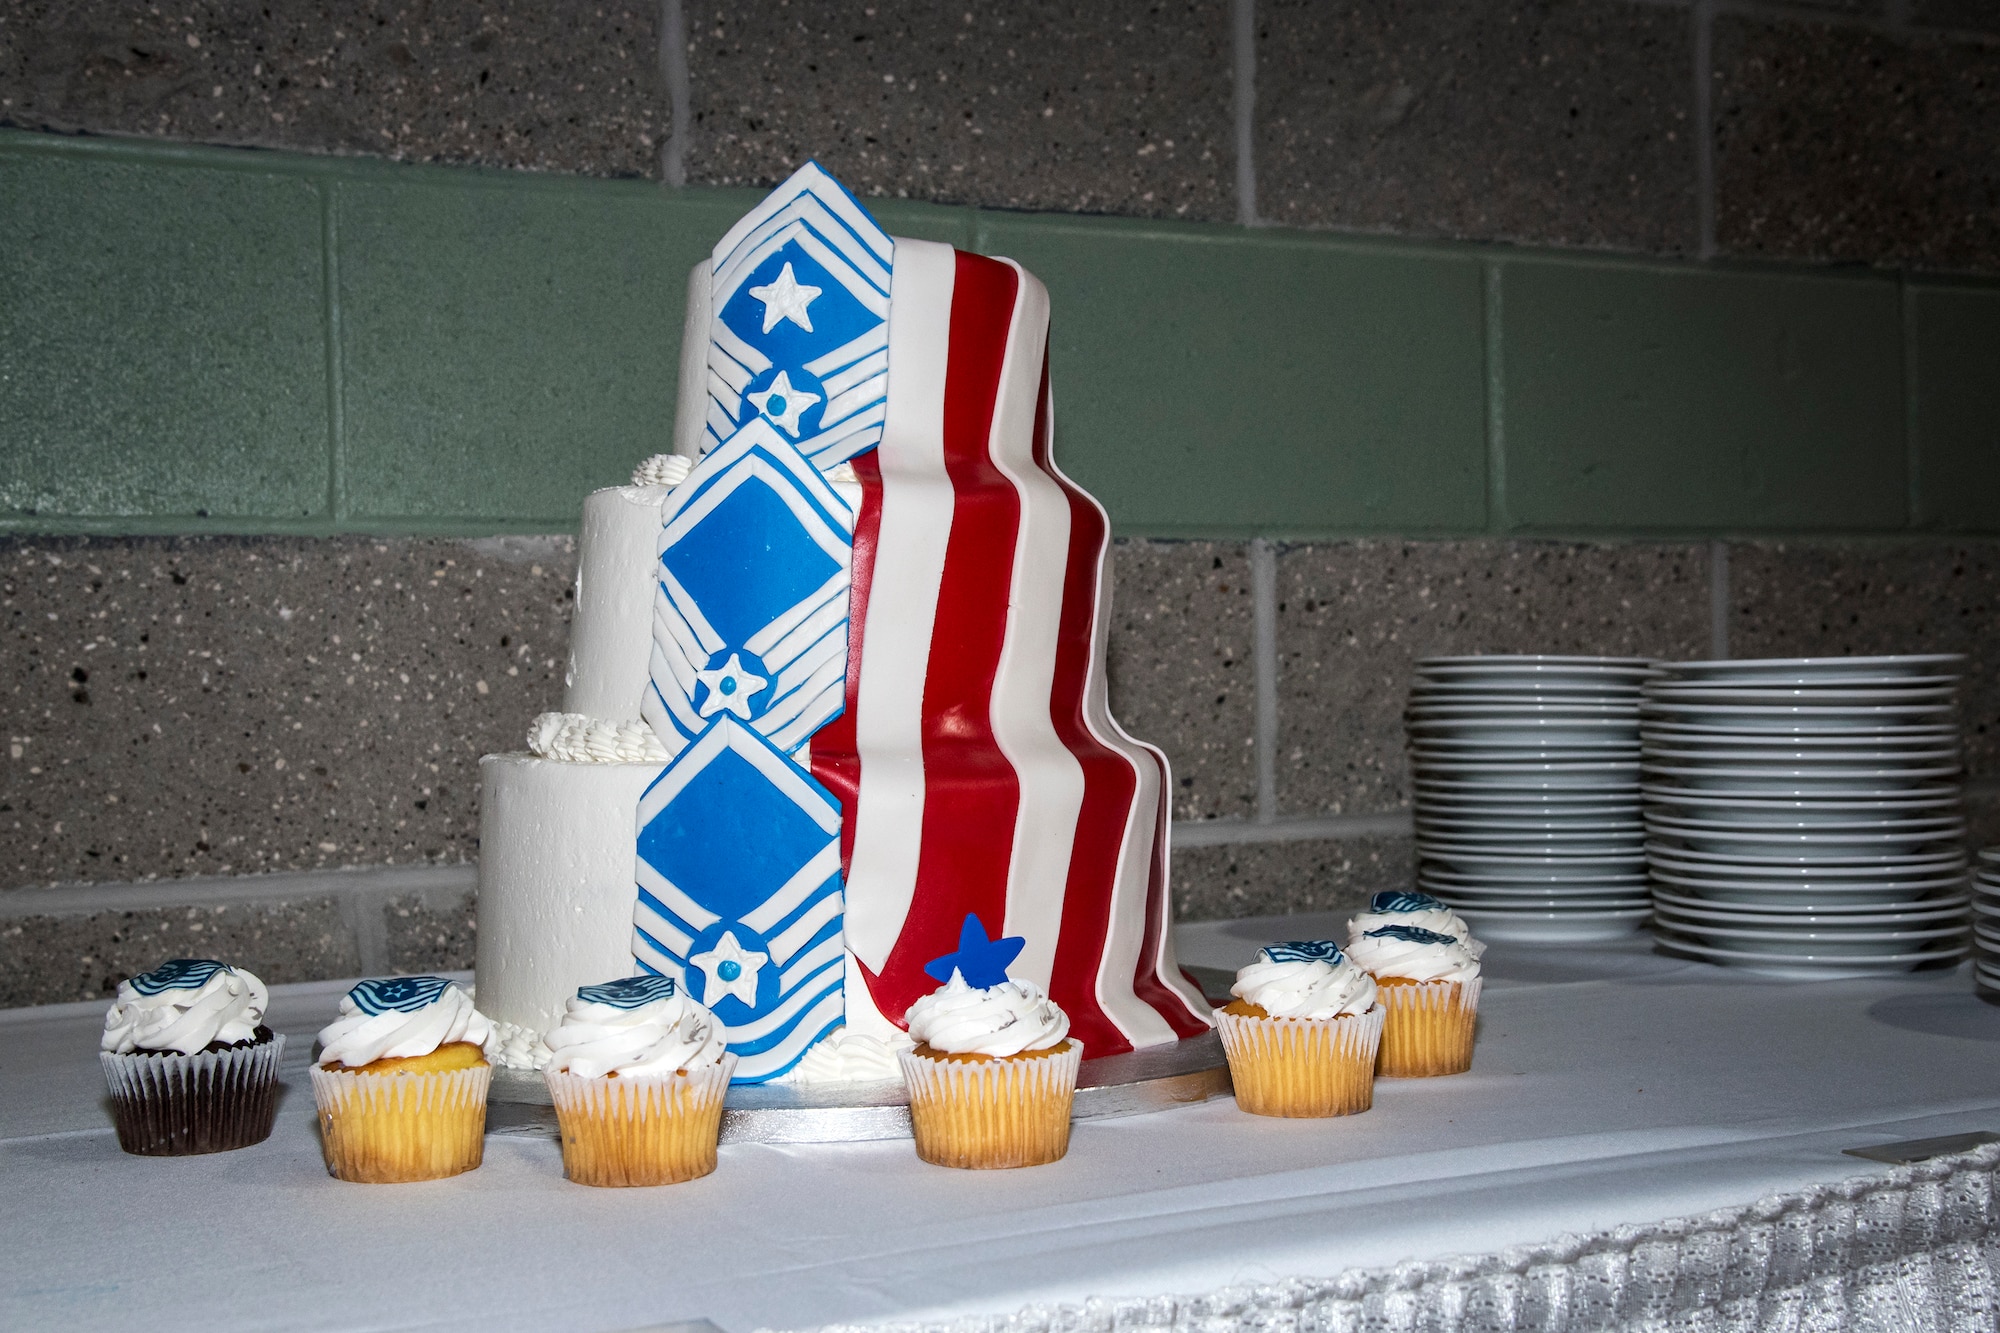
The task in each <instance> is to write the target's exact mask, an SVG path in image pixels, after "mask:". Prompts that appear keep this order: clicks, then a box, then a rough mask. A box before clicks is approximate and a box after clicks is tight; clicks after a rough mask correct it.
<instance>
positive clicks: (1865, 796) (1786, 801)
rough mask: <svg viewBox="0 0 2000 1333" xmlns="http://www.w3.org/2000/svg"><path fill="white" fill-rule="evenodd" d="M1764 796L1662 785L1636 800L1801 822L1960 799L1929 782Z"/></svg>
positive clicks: (1716, 814)
mask: <svg viewBox="0 0 2000 1333" xmlns="http://www.w3.org/2000/svg"><path fill="white" fill-rule="evenodd" d="M1767 791H1768V794H1766V793H1762V792H1758V791H1755V790H1748V789H1745V790H1737V791H1731V792H1717V791H1709V790H1706V789H1703V788H1698V787H1676V786H1670V785H1668V784H1666V783H1658V782H1648V783H1643V784H1641V786H1640V788H1639V794H1640V795H1641V796H1643V797H1645V798H1646V800H1647V801H1648V802H1649V803H1651V804H1654V805H1671V806H1678V807H1681V808H1683V809H1701V810H1704V811H1709V812H1711V813H1709V814H1708V815H1707V816H1706V817H1707V818H1711V819H1734V818H1737V817H1738V816H1739V815H1740V816H1744V817H1749V816H1753V815H1759V814H1760V812H1763V811H1769V810H1790V811H1794V812H1796V813H1798V814H1799V815H1801V816H1811V815H1817V814H1820V813H1825V814H1827V815H1839V816H1843V817H1844V816H1845V815H1846V814H1848V813H1851V812H1853V811H1856V810H1875V811H1882V812H1885V813H1887V812H1892V811H1893V812H1899V813H1900V812H1903V811H1915V810H1956V809H1958V808H1959V806H1960V804H1961V802H1962V801H1963V799H1964V793H1963V791H1962V790H1961V789H1960V788H1959V786H1958V784H1957V783H1955V782H1932V783H1926V784H1923V785H1921V786H1916V787H1894V788H1892V787H1878V788H1876V789H1875V790H1873V791H1866V792H1842V793H1840V794H1838V795H1829V794H1827V793H1826V792H1819V791H1811V792H1809V791H1805V790H1801V789H1800V788H1797V787H1772V788H1769V789H1767Z"/></svg>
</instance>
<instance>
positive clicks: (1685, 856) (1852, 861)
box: [1646, 838, 1965, 879]
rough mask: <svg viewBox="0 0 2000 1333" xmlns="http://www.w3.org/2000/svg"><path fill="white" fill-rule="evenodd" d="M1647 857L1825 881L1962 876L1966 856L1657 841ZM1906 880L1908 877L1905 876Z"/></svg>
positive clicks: (1650, 845)
mask: <svg viewBox="0 0 2000 1333" xmlns="http://www.w3.org/2000/svg"><path fill="white" fill-rule="evenodd" d="M1646 855H1647V856H1648V857H1649V858H1650V859H1652V860H1654V861H1657V862H1659V863H1661V864H1670V863H1673V862H1679V863H1681V864H1683V865H1693V866H1727V867H1729V868H1730V869H1733V870H1738V871H1741V870H1744V869H1748V868H1750V867H1755V868H1756V869H1757V871H1758V873H1759V874H1760V875H1769V876H1771V877H1772V878H1781V877H1785V876H1790V875H1805V874H1813V875H1824V876H1826V877H1827V878H1828V879H1856V878H1859V877H1861V876H1863V875H1878V874H1880V873H1882V871H1883V870H1885V869H1894V870H1901V871H1916V872H1919V873H1922V874H1932V873H1943V872H1946V871H1951V872H1955V873H1958V874H1963V873H1964V871H1965V853H1964V852H1962V851H1959V850H1958V849H1956V848H1953V849H1951V850H1949V851H1936V852H1893V851H1891V852H1859V853H1856V854H1854V855H1851V856H1812V855H1809V854H1805V853H1799V852H1780V851H1768V852H1731V853H1729V854H1728V855H1722V854H1719V853H1716V852H1694V851H1689V850H1688V849H1687V848H1685V847H1670V846H1668V845H1666V844H1665V843H1663V842H1660V841H1659V840H1658V839H1657V838H1656V839H1652V840H1650V841H1648V842H1647V843H1646ZM1904 877H1905V878H1908V876H1907V875H1905V876H1904Z"/></svg>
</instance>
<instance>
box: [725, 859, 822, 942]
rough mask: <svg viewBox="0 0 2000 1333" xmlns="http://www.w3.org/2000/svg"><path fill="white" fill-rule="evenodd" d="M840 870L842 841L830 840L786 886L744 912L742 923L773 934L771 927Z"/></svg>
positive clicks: (760, 931)
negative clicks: (840, 842)
mask: <svg viewBox="0 0 2000 1333" xmlns="http://www.w3.org/2000/svg"><path fill="white" fill-rule="evenodd" d="M839 869H840V844H839V843H837V842H830V843H828V844H827V845H826V846H825V847H824V848H823V849H821V850H820V852H819V853H818V854H817V855H815V856H814V857H813V858H812V859H811V860H810V861H807V862H806V863H805V864H804V865H802V866H800V867H799V868H798V871H797V872H796V873H795V874H793V876H792V877H791V878H790V879H788V880H786V881H785V886H784V887H783V888H781V889H779V890H778V891H777V892H776V893H773V894H772V895H771V896H770V897H769V898H767V899H766V900H764V901H763V902H762V903H760V904H758V905H757V906H756V907H753V908H751V909H750V910H749V911H748V912H745V913H744V914H743V924H744V925H746V926H748V927H750V929H752V930H754V931H756V932H757V933H758V934H759V935H768V934H770V932H771V927H773V926H775V925H777V924H778V923H779V922H780V921H783V920H784V919H785V917H786V915H787V914H788V913H790V912H793V911H795V910H797V908H798V905H799V903H800V902H802V901H803V900H804V899H805V896H806V895H807V894H808V893H810V892H812V891H813V890H814V889H815V888H817V887H818V886H819V885H821V884H824V883H825V882H826V880H827V878H828V877H829V876H831V875H833V874H834V873H836V872H837V871H839ZM834 910H835V911H839V910H840V907H839V904H838V903H837V902H836V903H835V904H834ZM773 943H774V944H775V943H776V941H773ZM786 953H787V954H789V953H790V950H787V951H786Z"/></svg>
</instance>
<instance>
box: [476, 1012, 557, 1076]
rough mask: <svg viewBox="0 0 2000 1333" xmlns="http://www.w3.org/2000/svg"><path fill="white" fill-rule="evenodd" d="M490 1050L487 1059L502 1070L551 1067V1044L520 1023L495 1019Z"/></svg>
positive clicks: (539, 1034) (489, 1045)
mask: <svg viewBox="0 0 2000 1333" xmlns="http://www.w3.org/2000/svg"><path fill="white" fill-rule="evenodd" d="M488 1050H490V1051H491V1054H490V1055H489V1056H488V1057H487V1058H488V1059H489V1060H491V1061H492V1062H493V1063H494V1064H496V1065H499V1066H500V1067H501V1068H502V1069H546V1068H548V1065H549V1056H550V1051H549V1044H548V1043H547V1042H545V1041H543V1040H542V1034H541V1033H539V1032H537V1031H535V1030H534V1029H533V1028H524V1027H522V1026H521V1025H520V1024H519V1023H508V1022H505V1021H503V1020H501V1019H497V1018H496V1019H494V1020H493V1040H492V1042H490V1043H489V1044H488Z"/></svg>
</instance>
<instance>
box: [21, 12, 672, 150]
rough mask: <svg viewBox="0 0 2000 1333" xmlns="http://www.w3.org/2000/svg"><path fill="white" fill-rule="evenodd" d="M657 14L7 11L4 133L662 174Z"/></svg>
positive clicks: (664, 99) (664, 120)
mask: <svg viewBox="0 0 2000 1333" xmlns="http://www.w3.org/2000/svg"><path fill="white" fill-rule="evenodd" d="M659 12H660V6H659V5H658V4H657V3H656V0H624V2H620V0H613V3H609V4H595V5H592V6H591V7H590V8H589V9H588V10H577V9H574V8H572V7H570V6H566V5H549V4H534V3H528V2H527V0H485V3H481V4H477V5H468V4H456V5H438V6H431V5H414V4H400V3H394V0H371V2H370V3H363V4H352V5H339V6H323V5H268V6H256V5H243V4H233V3H228V0H194V2H193V3H191V4H184V5H175V6H173V7H171V8H169V9H167V10H166V11H164V12H163V11H162V10H160V9H159V8H158V7H152V8H148V7H146V6H141V5H131V4H120V3H117V2H116V0H80V2H79V3H65V4H61V5H44V4H33V3H24V2H23V0H4V2H0V98H4V99H5V103H4V105H0V120H4V121H5V122H7V123H10V124H14V125H19V126H22V127H24V128H28V129H49V130H58V131H78V130H81V131H86V132H89V133H93V134H106V133H109V134H143V135H149V136H156V137H160V138H169V139H187V140H193V141H195V142H198V143H221V144H250V145H256V146H259V147H267V148H291V149H298V150H303V151H305V152H326V153H371V154H376V155H379V156H382V157H389V158H407V159H413V160H418V161H442V162H466V163H478V164H481V165H486V166H500V167H528V168H533V169H536V170H543V171H568V172H578V173H582V174H586V175H596V176H634V175H639V176H657V175H658V174H659V162H660V150H661V147H662V146H663V145H664V144H665V143H666V140H667V131H668V129H669V123H668V122H669V111H668V107H669V99H668V96H667V91H666V84H665V80H664V78H663V77H662V75H661V72H660V60H659V26H658V25H659Z"/></svg>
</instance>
